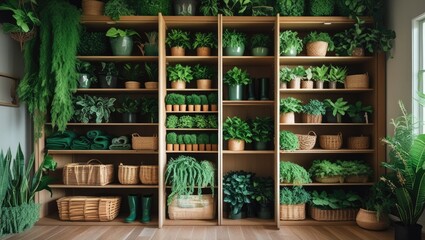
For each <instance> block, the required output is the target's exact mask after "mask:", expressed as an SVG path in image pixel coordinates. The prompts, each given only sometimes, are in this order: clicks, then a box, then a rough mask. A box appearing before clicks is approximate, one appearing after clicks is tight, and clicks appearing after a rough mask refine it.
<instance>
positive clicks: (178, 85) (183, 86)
mask: <svg viewBox="0 0 425 240" xmlns="http://www.w3.org/2000/svg"><path fill="white" fill-rule="evenodd" d="M171 88H173V89H186V82H185V81H181V80H178V81H175V82H171Z"/></svg>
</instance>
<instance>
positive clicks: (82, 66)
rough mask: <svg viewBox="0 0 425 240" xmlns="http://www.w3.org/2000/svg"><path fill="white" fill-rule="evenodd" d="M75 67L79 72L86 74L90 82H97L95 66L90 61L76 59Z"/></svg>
mask: <svg viewBox="0 0 425 240" xmlns="http://www.w3.org/2000/svg"><path fill="white" fill-rule="evenodd" d="M75 69H76V71H77V73H79V74H87V75H88V78H89V80H90V82H91V83H94V82H97V77H96V75H95V67H94V66H93V65H92V64H91V63H90V62H85V61H81V60H79V59H78V60H77V61H76V62H75Z"/></svg>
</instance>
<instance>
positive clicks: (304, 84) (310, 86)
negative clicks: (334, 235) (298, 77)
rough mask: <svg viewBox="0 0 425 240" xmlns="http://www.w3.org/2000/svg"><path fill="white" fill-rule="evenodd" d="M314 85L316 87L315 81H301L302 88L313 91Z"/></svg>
mask: <svg viewBox="0 0 425 240" xmlns="http://www.w3.org/2000/svg"><path fill="white" fill-rule="evenodd" d="M313 85H314V82H313V81H301V88H305V89H313Z"/></svg>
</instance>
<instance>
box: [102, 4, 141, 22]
mask: <svg viewBox="0 0 425 240" xmlns="http://www.w3.org/2000/svg"><path fill="white" fill-rule="evenodd" d="M135 14H136V11H134V8H132V7H130V6H129V4H128V1H126V0H108V1H107V2H106V3H105V15H106V16H109V17H111V19H112V20H114V21H117V20H120V17H121V16H133V15H135Z"/></svg>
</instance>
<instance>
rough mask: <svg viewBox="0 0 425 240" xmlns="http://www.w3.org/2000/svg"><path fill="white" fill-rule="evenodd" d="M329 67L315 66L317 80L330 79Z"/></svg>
mask: <svg viewBox="0 0 425 240" xmlns="http://www.w3.org/2000/svg"><path fill="white" fill-rule="evenodd" d="M328 71H329V67H328V66H326V65H324V64H323V65H322V66H321V67H319V66H317V67H314V68H313V79H314V80H316V81H327V80H328Z"/></svg>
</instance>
